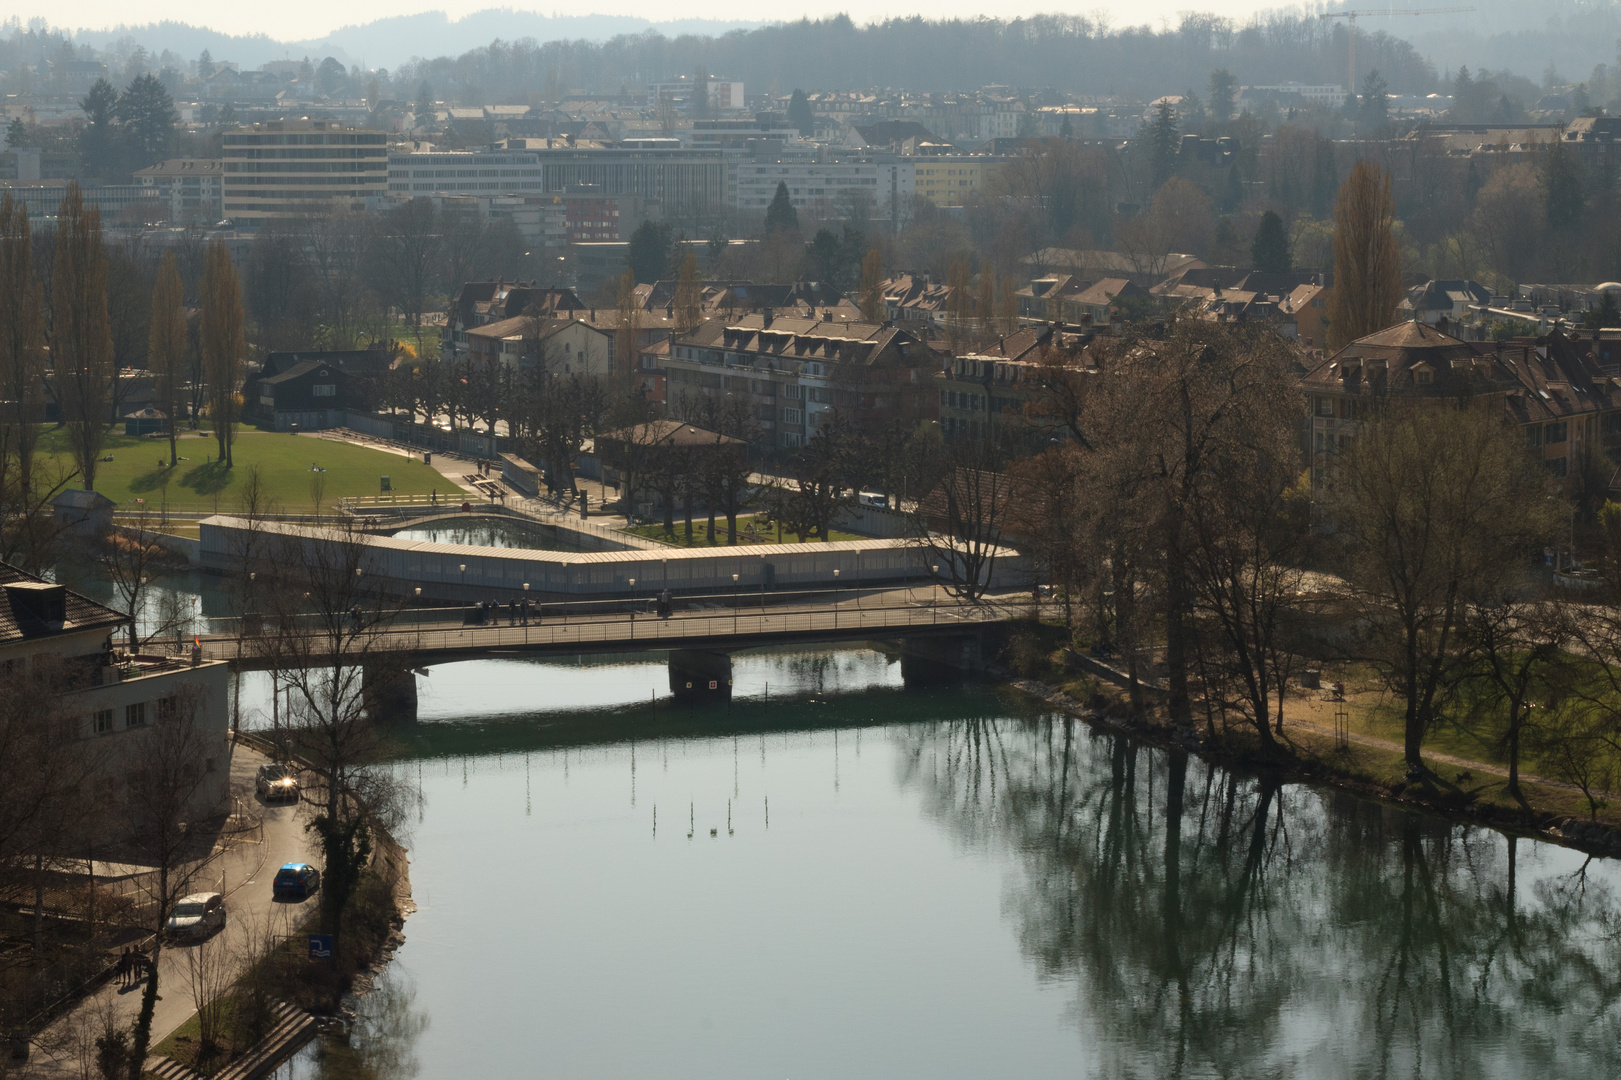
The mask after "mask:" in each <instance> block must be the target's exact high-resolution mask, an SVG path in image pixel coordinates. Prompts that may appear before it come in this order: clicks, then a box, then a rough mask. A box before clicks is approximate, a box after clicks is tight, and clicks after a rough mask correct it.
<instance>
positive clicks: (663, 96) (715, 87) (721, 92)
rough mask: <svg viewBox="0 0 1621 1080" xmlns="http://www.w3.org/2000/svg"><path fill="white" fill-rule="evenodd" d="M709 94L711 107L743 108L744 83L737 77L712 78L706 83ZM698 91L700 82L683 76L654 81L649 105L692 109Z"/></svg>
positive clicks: (716, 108) (720, 108)
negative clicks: (666, 105) (664, 80)
mask: <svg viewBox="0 0 1621 1080" xmlns="http://www.w3.org/2000/svg"><path fill="white" fill-rule="evenodd" d="M704 85H705V89H706V91H707V93H708V95H709V108H710V110H711V111H715V112H719V111H720V110H722V109H741V108H743V107H744V102H743V83H742V82H741V81H738V80H735V79H717V78H710V79H709V80H708V81H707V82H706V83H705V84H704ZM697 92H698V83H697V82H696V81H695V80H693V79H689V78H687V77H686V76H682V77H681V78H679V79H670V80H668V81H666V82H657V83H652V84H650V85H649V86H648V88H647V103H648V104H649V105H660V104H668V105H675V106H679V107H681V108H684V109H686V110H688V111H689V112H690V111H691V110H692V99H693V97H694V96H695V95H696V94H697Z"/></svg>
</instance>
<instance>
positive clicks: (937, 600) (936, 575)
mask: <svg viewBox="0 0 1621 1080" xmlns="http://www.w3.org/2000/svg"><path fill="white" fill-rule="evenodd" d="M929 573H931V574H933V575H934V603H933V604H931V605H930V606H931V607H933V608H934V621H935V622H936V623H939V621H940V564H939V563H935V564H934V565H933V566H931V567H929Z"/></svg>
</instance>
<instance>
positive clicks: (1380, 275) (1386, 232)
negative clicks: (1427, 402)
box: [1328, 161, 1402, 349]
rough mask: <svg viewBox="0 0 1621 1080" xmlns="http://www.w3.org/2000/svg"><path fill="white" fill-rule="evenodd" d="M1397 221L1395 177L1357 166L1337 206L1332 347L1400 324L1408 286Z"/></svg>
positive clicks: (1330, 323) (1330, 315) (1364, 165)
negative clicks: (1399, 307)
mask: <svg viewBox="0 0 1621 1080" xmlns="http://www.w3.org/2000/svg"><path fill="white" fill-rule="evenodd" d="M1394 223H1395V204H1394V202H1393V201H1392V200H1391V197H1390V176H1389V175H1388V174H1387V173H1385V172H1384V170H1382V169H1380V168H1379V167H1378V166H1377V165H1374V164H1372V163H1370V162H1366V161H1359V162H1357V163H1356V165H1355V166H1353V167H1352V169H1351V173H1350V175H1349V176H1347V177H1346V178H1345V183H1344V184H1342V185H1341V186H1340V194H1339V201H1338V202H1337V203H1336V204H1335V206H1334V289H1333V292H1332V293H1331V295H1330V300H1329V310H1328V346H1329V348H1330V349H1338V348H1339V347H1340V346H1342V345H1344V344H1346V343H1347V342H1351V341H1355V340H1356V339H1357V338H1360V337H1366V336H1367V335H1369V334H1373V333H1377V332H1378V331H1380V330H1383V329H1384V328H1385V327H1387V326H1389V325H1390V324H1391V323H1393V322H1395V321H1396V305H1398V304H1400V303H1401V301H1402V286H1401V250H1400V249H1399V248H1398V247H1397V246H1396V236H1395V232H1394V229H1393V226H1394Z"/></svg>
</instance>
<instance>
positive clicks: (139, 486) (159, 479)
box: [129, 465, 174, 494]
mask: <svg viewBox="0 0 1621 1080" xmlns="http://www.w3.org/2000/svg"><path fill="white" fill-rule="evenodd" d="M172 483H174V470H173V469H171V468H169V466H167V465H165V466H163V467H162V468H160V469H153V470H151V471H150V472H144V473H142V474H141V475H140V476H135V477H131V478H130V482H129V489H130V490H131V491H133V492H136V493H137V494H144V493H145V492H148V491H159V490H161V489H162V488H163V485H164V484H172Z"/></svg>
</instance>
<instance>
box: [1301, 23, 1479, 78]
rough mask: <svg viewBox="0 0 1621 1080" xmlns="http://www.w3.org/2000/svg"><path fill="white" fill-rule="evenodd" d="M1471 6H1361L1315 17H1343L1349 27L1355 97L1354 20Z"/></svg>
mask: <svg viewBox="0 0 1621 1080" xmlns="http://www.w3.org/2000/svg"><path fill="white" fill-rule="evenodd" d="M1473 10H1475V9H1474V8H1472V7H1438V8H1363V9H1360V10H1355V11H1324V12H1322V13H1320V14H1319V15H1318V16H1317V17H1318V18H1319V19H1344V20H1345V22H1346V25H1347V26H1348V27H1349V28H1350V31H1351V34H1350V38H1351V96H1352V97H1356V21H1357V20H1358V19H1367V18H1382V17H1384V16H1386V15H1450V14H1453V13H1454V12H1460V11H1473Z"/></svg>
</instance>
